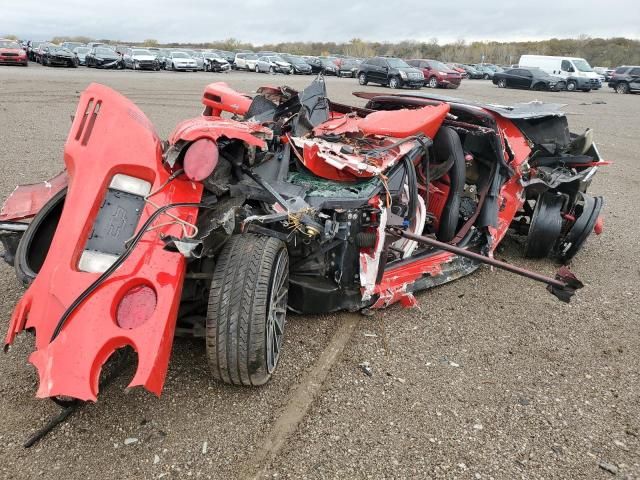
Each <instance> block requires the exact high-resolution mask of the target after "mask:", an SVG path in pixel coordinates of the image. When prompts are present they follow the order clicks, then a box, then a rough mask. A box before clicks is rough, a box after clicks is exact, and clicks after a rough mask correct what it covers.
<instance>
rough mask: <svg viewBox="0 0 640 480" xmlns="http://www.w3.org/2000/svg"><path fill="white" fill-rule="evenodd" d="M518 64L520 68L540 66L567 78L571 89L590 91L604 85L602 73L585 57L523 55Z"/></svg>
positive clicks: (546, 70) (548, 71) (549, 72)
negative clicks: (595, 69)
mask: <svg viewBox="0 0 640 480" xmlns="http://www.w3.org/2000/svg"><path fill="white" fill-rule="evenodd" d="M518 65H519V66H520V68H526V67H534V68H539V69H540V70H544V71H545V72H547V73H548V74H549V75H557V76H559V77H563V78H565V79H566V82H567V90H569V91H574V90H583V91H585V92H588V91H590V90H597V89H599V88H600V87H601V86H602V82H601V81H600V75H598V74H597V73H596V72H594V71H593V68H591V65H589V63H588V62H587V61H586V60H585V59H584V58H577V57H551V56H545V55H522V56H521V57H520V62H519V63H518Z"/></svg>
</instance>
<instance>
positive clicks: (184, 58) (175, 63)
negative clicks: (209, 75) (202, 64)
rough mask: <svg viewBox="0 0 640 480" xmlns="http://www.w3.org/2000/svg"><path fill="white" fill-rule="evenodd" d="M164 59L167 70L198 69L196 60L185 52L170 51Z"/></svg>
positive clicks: (193, 70)
mask: <svg viewBox="0 0 640 480" xmlns="http://www.w3.org/2000/svg"><path fill="white" fill-rule="evenodd" d="M166 61H167V64H166V67H165V68H166V69H167V70H185V71H187V70H189V71H192V72H195V71H197V70H198V62H196V60H195V59H194V58H192V57H191V56H190V55H188V54H187V53H185V52H170V53H169V57H168V58H167V60H166Z"/></svg>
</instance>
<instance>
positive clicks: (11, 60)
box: [0, 39, 29, 67]
mask: <svg viewBox="0 0 640 480" xmlns="http://www.w3.org/2000/svg"><path fill="white" fill-rule="evenodd" d="M2 64H4V65H24V66H25V67H27V66H29V59H28V57H27V52H25V51H24V50H23V49H22V47H21V46H20V44H19V43H18V42H15V41H13V40H6V39H0V65H2Z"/></svg>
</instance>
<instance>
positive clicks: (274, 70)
mask: <svg viewBox="0 0 640 480" xmlns="http://www.w3.org/2000/svg"><path fill="white" fill-rule="evenodd" d="M269 73H270V74H272V75H275V73H276V69H275V68H273V67H269Z"/></svg>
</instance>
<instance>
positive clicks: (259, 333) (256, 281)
mask: <svg viewBox="0 0 640 480" xmlns="http://www.w3.org/2000/svg"><path fill="white" fill-rule="evenodd" d="M288 288H289V255H288V253H287V249H286V246H285V244H284V243H283V242H282V241H280V240H278V239H275V238H273V237H265V236H261V235H254V234H243V235H233V236H231V238H230V239H229V240H228V241H227V243H226V244H225V246H224V247H223V249H222V252H221V253H220V255H219V256H218V259H217V263H216V266H215V269H214V272H213V280H212V282H211V290H210V292H209V306H208V309H207V320H206V334H207V345H206V347H207V359H208V362H209V367H210V370H211V374H212V375H213V377H214V378H215V379H216V380H219V381H222V382H225V383H229V384H232V385H246V386H256V385H263V384H265V383H266V382H268V381H269V379H270V378H271V375H272V374H273V372H274V370H275V368H276V366H277V365H278V360H279V358H280V352H281V349H282V342H283V335H284V327H285V318H286V313H287V295H288Z"/></svg>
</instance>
